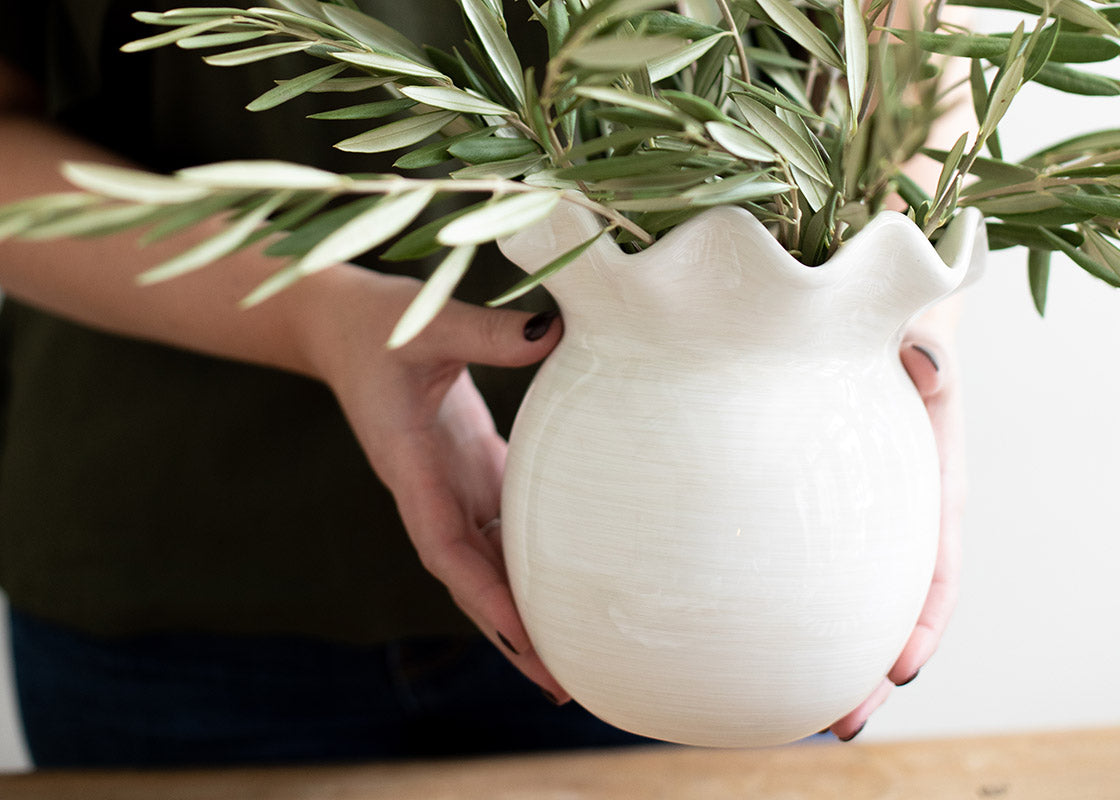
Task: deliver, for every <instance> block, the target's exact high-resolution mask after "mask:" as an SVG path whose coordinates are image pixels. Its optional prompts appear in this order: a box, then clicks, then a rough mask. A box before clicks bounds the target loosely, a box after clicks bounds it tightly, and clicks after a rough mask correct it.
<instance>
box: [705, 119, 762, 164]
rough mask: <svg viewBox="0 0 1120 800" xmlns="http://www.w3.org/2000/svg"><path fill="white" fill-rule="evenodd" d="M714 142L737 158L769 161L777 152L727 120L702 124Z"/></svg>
mask: <svg viewBox="0 0 1120 800" xmlns="http://www.w3.org/2000/svg"><path fill="white" fill-rule="evenodd" d="M704 128H705V130H707V131H708V135H709V136H711V137H712V139H713V140H714V141H715V143H716V144H718V145H719V146H720V147H722V148H723V149H724V150H726V151H727V152H729V153H731V155H733V156H737V157H738V158H743V159H746V160H748V161H761V162H763V163H769V162H772V161H776V160H777V154H776V153H775V152H774V150H773V148H771V147H770V145H768V144H767V143H766V142H765V141H764V140H763V139H761V138H759V137H758V136H755V135H754V134H753V133H751V132H750V131H748V130H746V129H744V128H741V127H739V126H738V125H733V124H731V123H729V122H709V123H707V124H706V125H705V126H704Z"/></svg>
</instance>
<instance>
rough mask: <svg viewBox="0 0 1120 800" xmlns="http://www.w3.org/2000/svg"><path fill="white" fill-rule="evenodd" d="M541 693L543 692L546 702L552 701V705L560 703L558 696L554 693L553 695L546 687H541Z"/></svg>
mask: <svg viewBox="0 0 1120 800" xmlns="http://www.w3.org/2000/svg"><path fill="white" fill-rule="evenodd" d="M541 694H543V695H544V699H545V700H547V701H548V702H550V703H552V705H554V706H558V705H560V698H558V697H557V696H556V695H554V694H553V693H552V692H550V691H549V690H548V689H541Z"/></svg>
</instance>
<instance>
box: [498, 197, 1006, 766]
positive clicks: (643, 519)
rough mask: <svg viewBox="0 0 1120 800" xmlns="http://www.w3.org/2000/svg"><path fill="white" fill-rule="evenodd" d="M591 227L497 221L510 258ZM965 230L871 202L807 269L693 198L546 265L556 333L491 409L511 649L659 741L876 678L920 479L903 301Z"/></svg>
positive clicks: (790, 708)
mask: <svg viewBox="0 0 1120 800" xmlns="http://www.w3.org/2000/svg"><path fill="white" fill-rule="evenodd" d="M596 229H597V222H596V220H595V219H594V218H593V217H592V216H591V215H590V214H589V213H587V212H585V211H584V210H583V209H580V208H577V207H575V206H574V205H572V204H569V203H563V204H561V206H560V208H559V210H558V211H557V212H556V214H554V215H553V217H552V218H551V219H550V220H549V221H548V222H546V223H544V224H542V225H539V226H537V227H535V228H533V229H530V230H528V231H525V232H522V233H520V234H518V235H516V236H515V237H512V238H511V239H509V240H506V241H505V242H503V243H502V249H503V251H504V252H505V253H506V254H507V256H509V257H510V258H511V259H512V260H513V261H515V262H516V263H518V264H519V265H520V266H522V267H523V268H525V269H526V270H527V271H534V270H536V269H539V268H540V267H541V266H543V265H544V264H547V263H548V262H549V261H551V260H552V259H553V258H555V257H556V255H557V254H559V253H562V252H565V251H566V250H568V249H570V248H571V247H572V246H574V245H575V244H578V243H579V242H581V241H584V240H586V239H587V238H589V236H590V235H591V234H592V233H593V232H594V231H595V230H596ZM984 250H985V242H984V238H983V229H982V226H981V221H980V219H979V217H978V215H974V214H971V213H966V214H963V215H962V216H961V217H959V218H958V220H957V221H956V222H955V223H954V226H953V228H952V229H951V230H950V232H949V233H947V234H946V236H945V237H943V241H942V245H941V247H940V253H939V252H937V251H935V250H934V248H933V247H932V246H931V245H930V244H929V242H928V241H926V240H925V238H924V237H923V236H922V235H921V233H920V231H919V230H918V229H917V228H916V227H915V226H914V225H913V224H912V223H911V222H910V221H909V220H907V219H906V218H905V217H903V216H901V215H898V214H894V213H889V212H888V213H885V214H883V215H880V216H879V217H877V218H875V219H874V220H872V222H871V223H870V224H869V225H868V226H867V227H866V228H865V229H864V230H863V231H861V232H860V233H859V234H858V235H857V236H856V237H854V238H853V239H852V241H851V242H849V243H847V244H845V245H844V247H843V248H841V250H840V252H839V253H838V254H837V255H836V256H834V257H833V258H832V259H831V260H829V261H828V262H827V263H825V264H823V265H821V266H819V267H813V268H810V267H806V266H804V265H802V264H800V263H798V262H797V261H795V260H794V259H793V258H791V257H790V256H789V255H788V254H787V253H785V251H784V250H782V248H781V247H780V246H779V245H778V244H777V242H776V241H775V240H774V239H773V238H772V237H771V235H770V234H769V232H768V231H767V230H766V229H765V228H764V227H763V226H762V225H761V224H760V223H759V222H758V221H757V220H755V219H754V218H753V217H751V216H750V215H749V214H748V213H747V212H745V211H742V210H740V209H733V208H719V209H713V210H711V211H708V212H706V213H705V214H703V215H702V216H700V217H697V218H696V219H694V220H692V221H691V222H689V223H687V224H685V225H684V226H682V227H680V228H678V229H676V230H674V231H673V232H671V233H670V234H669V235H668V236H666V237H665V238H664V239H662V240H661V241H660V242H658V243H657V244H656V245H654V246H653V247H651V248H649V249H648V250H646V251H644V252H642V253H640V254H637V255H627V254H624V253H622V252H621V251H619V250H618V248H617V247H616V246H615V245H613V243H611V242H610V241H609V240H608V238H607V237H603V239H601V240H599V241H598V242H597V243H596V244H595V245H594V246H593V247H592V248H591V249H589V250H588V251H587V252H586V253H585V254H584V255H583V256H581V258H580V259H578V260H577V261H576V262H574V263H573V264H571V265H569V266H568V267H566V268H565V269H564V270H562V271H561V272H559V273H558V274H557V275H555V276H554V277H553V278H552V279H550V282H549V283H548V284H547V286H548V288H549V289H550V291H552V293H553V295H554V296H555V297H556V299H557V301H558V303H559V304H560V307H561V310H562V312H563V318H564V325H565V332H564V336H563V339H562V340H561V342H560V344H559V345H558V347H557V348H556V350H555V351H554V352H553V353H552V355H551V356H549V358H548V359H547V360H546V362H545V363H544V365H543V366H542V368H541V370H540V372H539V374H538V376H537V378H536V380H535V381H534V383H533V385H532V387H531V388H530V390H529V393H528V395H527V396H526V398H525V401H524V403H523V405H522V407H521V410H520V412H519V414H518V417H517V420H516V422H515V424H514V429H513V434H512V436H511V439H510V450H509V456H508V460H507V465H506V475H505V483H504V486H503V495H502V539H503V547H504V552H505V559H506V566H507V569H508V571H509V576H510V581H511V585H512V587H513V592H514V597H515V600H516V602H517V606H518V609H519V612H520V614H521V616H522V618H523V620H524V622H525V625H526V628H527V630H528V632H529V636H530V638H531V640H532V642H533V645H534V647H535V648H536V650H537V652H538V653H539V655H540V657H541V658H542V660H543V661H544V663H545V665H546V666H547V667H548V668H549V670H550V671H551V672H552V673H553V675H554V676H555V677H556V678H557V679H558V680H559V682H560V683H561V685H563V686H564V688H565V689H567V690H568V691H569V692H570V693H571V694H572V696H573V697H574V698H575V699H576V700H577V701H578V702H579V703H581V704H582V705H583V706H585V707H586V708H587V709H588V710H590V711H591V712H592V713H594V714H596V715H597V716H599V717H601V718H602V719H604V720H605V721H607V722H609V723H611V724H613V725H616V726H618V727H620V728H623V729H626V730H629V731H633V732H635V733H640V734H643V735H647V736H651V737H654V738H658V739H665V740H668V741H674V742H680V743H686V744H695V745H710V746H731V747H740V746H764V745H773V744H779V743H783V742H788V741H792V740H795V739H798V738H800V737H803V736H807V735H810V734H813V733H815V732H817V731H819V730H821V729H823V728H825V727H827V726H828V725H829V724H831V723H832V722H834V721H836V720H837V719H839V718H840V717H842V716H844V715H845V714H846V713H848V712H849V711H851V710H852V709H854V708H855V707H856V706H857V705H858V704H859V703H860V702H861V701H862V700H863V699H865V698H866V697H867V696H868V695H869V694H870V693H871V692H872V690H874V689H875V687H876V686H877V685H878V684H879V683H880V681H881V680H882V679H883V677H884V676H885V674H886V673H887V671H888V670H889V669H890V667H891V665H892V664H893V662H894V661H895V659H896V658H897V656H898V654H899V652H900V651H901V649H902V647H903V645H904V644H905V642H906V641H907V639H908V637H909V635H910V633H911V632H912V630H913V628H914V625H915V623H916V621H917V618H918V614H919V612H920V610H921V608H922V604H923V601H924V599H925V596H926V593H927V590H928V588H929V584H930V579H931V575H932V570H933V565H934V559H935V556H936V549H937V540H938V527H939V510H940V487H939V477H938V473H939V470H938V460H937V453H936V449H935V443H934V439H933V435H932V431H931V428H930V423H929V419H928V416H927V414H926V411H925V408H924V406H923V404H922V402H921V399H920V397H919V396H918V394H917V392H916V391H915V389H914V387H913V384H912V383H911V381H910V379H909V377H908V376H907V374H906V372H905V370H904V369H903V367H902V365H901V362H900V360H899V345H900V341H901V336H902V333H903V330H904V328H905V325H906V323H907V321H908V320H909V319H911V318H912V317H913V316H915V315H916V314H917V313H919V312H920V311H921V310H922V309H923V308H924V307H926V306H928V305H930V304H931V303H933V302H935V301H937V300H938V299H940V298H942V297H943V296H945V295H946V294H948V293H949V292H951V291H953V290H954V289H955V288H956V287H957V286H958V284H959V283H960V282H961V280H962V278H963V276H964V274H965V272H966V271H967V270H968V269H969V266H970V263H971V262H973V261H974V260H978V259H979V258H980V257H981V256H982V254H983V252H984Z"/></svg>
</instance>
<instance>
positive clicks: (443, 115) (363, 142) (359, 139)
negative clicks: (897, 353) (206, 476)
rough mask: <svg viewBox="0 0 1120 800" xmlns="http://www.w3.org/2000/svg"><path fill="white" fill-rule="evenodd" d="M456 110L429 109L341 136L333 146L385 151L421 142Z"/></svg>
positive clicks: (357, 151)
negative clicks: (355, 134) (428, 110)
mask: <svg viewBox="0 0 1120 800" xmlns="http://www.w3.org/2000/svg"><path fill="white" fill-rule="evenodd" d="M458 117H459V113H458V112H457V111H431V112H429V113H426V114H417V115H416V116H415V117H410V118H408V119H402V120H397V121H396V122H390V123H389V124H387V125H382V126H381V127H380V128H374V129H373V130H372V131H366V132H365V133H360V134H358V135H357V136H351V137H350V138H349V139H343V140H342V141H341V142H339V143H338V144H336V145H335V147H337V148H338V149H339V150H345V151H346V152H348V153H384V152H387V151H389V150H400V149H401V148H402V147H408V146H410V145H414V144H416V143H417V142H422V141H424V140H425V139H427V138H428V137H429V136H431V135H432V134H434V133H436V132H437V131H440V130H442V129H443V128H445V127H447V125H448V124H450V123H451V121H452V120H454V119H458Z"/></svg>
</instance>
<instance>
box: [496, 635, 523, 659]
mask: <svg viewBox="0 0 1120 800" xmlns="http://www.w3.org/2000/svg"><path fill="white" fill-rule="evenodd" d="M495 633H497V634H498V641H499V642H501V643H502V644H503V645H504V646H505V648H506V650H509V651H510V652H511V653H513V654H514V655H515V656H517V655H521V654H520V653H518V652H517V648H516V647H514V646H513V643H512V642H510V640H509V639H507V638H506V637H505V634H503V633H502V632H501V631H495Z"/></svg>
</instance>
